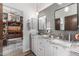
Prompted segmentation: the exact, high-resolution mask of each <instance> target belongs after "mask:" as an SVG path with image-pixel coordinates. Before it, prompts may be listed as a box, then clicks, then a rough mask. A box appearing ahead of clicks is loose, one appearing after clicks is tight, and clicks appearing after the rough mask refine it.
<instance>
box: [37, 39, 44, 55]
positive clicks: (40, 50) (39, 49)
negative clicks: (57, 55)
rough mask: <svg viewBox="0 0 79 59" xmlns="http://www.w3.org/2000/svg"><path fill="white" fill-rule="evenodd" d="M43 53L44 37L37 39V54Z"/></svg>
mask: <svg viewBox="0 0 79 59" xmlns="http://www.w3.org/2000/svg"><path fill="white" fill-rule="evenodd" d="M44 53H45V44H44V39H38V47H37V55H38V56H44Z"/></svg>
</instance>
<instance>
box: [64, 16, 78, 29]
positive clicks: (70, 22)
mask: <svg viewBox="0 0 79 59" xmlns="http://www.w3.org/2000/svg"><path fill="white" fill-rule="evenodd" d="M65 30H77V15H71V16H67V17H65Z"/></svg>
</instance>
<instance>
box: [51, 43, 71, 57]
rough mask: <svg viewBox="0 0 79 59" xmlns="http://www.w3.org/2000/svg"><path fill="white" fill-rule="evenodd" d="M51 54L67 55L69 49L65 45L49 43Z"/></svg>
mask: <svg viewBox="0 0 79 59" xmlns="http://www.w3.org/2000/svg"><path fill="white" fill-rule="evenodd" d="M51 56H69V51H68V50H67V48H66V47H63V46H60V45H55V44H52V45H51Z"/></svg>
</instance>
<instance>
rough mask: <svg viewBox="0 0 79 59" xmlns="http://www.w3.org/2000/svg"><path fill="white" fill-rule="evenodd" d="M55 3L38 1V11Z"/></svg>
mask: <svg viewBox="0 0 79 59" xmlns="http://www.w3.org/2000/svg"><path fill="white" fill-rule="evenodd" d="M52 4H53V3H36V6H37V9H38V12H39V11H41V10H43V9H45V8H47V7H48V6H50V5H52Z"/></svg>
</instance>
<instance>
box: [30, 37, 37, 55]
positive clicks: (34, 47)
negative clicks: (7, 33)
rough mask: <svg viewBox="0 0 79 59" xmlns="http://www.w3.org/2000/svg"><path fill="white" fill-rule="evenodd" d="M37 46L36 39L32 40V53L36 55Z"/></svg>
mask: <svg viewBox="0 0 79 59" xmlns="http://www.w3.org/2000/svg"><path fill="white" fill-rule="evenodd" d="M37 44H38V41H37V38H35V37H34V38H33V39H32V40H31V46H32V52H33V53H35V54H36V55H37V46H38V45H37Z"/></svg>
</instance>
